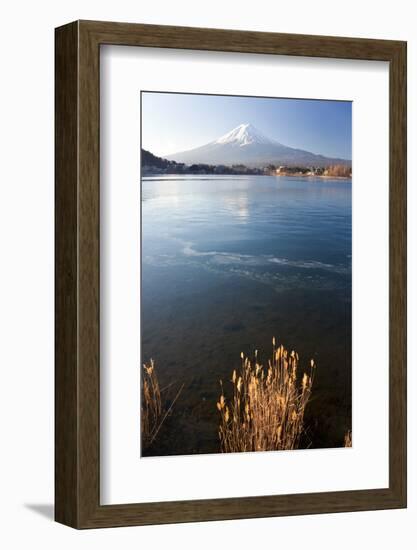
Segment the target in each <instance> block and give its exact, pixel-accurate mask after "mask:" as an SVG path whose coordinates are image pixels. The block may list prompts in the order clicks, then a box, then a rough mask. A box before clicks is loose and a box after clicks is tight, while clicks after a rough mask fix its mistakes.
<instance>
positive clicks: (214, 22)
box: [0, 0, 417, 550]
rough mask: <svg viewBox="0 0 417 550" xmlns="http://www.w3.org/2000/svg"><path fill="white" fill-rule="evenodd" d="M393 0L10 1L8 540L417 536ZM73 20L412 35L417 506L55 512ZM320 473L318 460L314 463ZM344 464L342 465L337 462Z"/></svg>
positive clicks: (267, 540) (5, 61) (416, 49)
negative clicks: (133, 521) (240, 513)
mask: <svg viewBox="0 0 417 550" xmlns="http://www.w3.org/2000/svg"><path fill="white" fill-rule="evenodd" d="M413 7H414V6H413V3H412V2H410V1H407V0H397V1H396V2H395V3H393V2H387V1H386V0H380V1H379V2H378V3H376V2H372V1H370V0H368V1H366V0H361V1H357V0H350V1H349V2H343V3H341V2H339V3H337V2H334V0H333V1H331V0H330V1H329V0H314V1H310V0H294V1H293V2H285V3H283V2H279V1H278V0H271V1H270V0H257V2H256V3H255V4H254V3H251V4H247V5H245V4H244V3H243V2H242V0H239V1H238V0H229V2H225V1H224V0H210V2H204V3H203V2H191V1H190V0H174V1H169V0H166V1H164V0H152V1H149V2H142V3H139V2H132V1H130V2H129V1H127V0H111V1H109V0H101V1H99V0H83V1H81V0H71V2H69V1H68V0H64V1H61V2H54V3H52V2H45V1H38V2H29V1H28V0H15V1H14V2H13V3H12V2H10V1H9V2H8V3H3V4H2V6H1V8H0V13H1V21H2V29H1V33H0V41H1V44H0V46H1V47H0V52H1V53H0V55H1V65H0V75H1V77H0V96H1V101H0V151H1V157H0V174H1V178H0V185H1V195H0V197H1V199H0V224H1V227H0V365H1V374H2V376H1V379H0V430H1V431H0V438H1V444H0V449H1V451H0V518H1V529H0V545H1V546H2V547H3V548H6V549H7V550H9V549H14V548H26V547H29V546H31V547H35V548H38V547H43V548H45V549H55V548H59V549H60V550H65V549H67V548H68V549H69V548H71V549H72V548H74V547H77V548H80V549H82V548H91V546H92V545H94V546H95V547H97V548H101V549H103V550H105V549H107V548H109V549H110V548H112V549H113V548H115V547H119V548H123V549H125V548H126V549H128V548H137V547H138V545H142V547H146V545H148V546H151V545H152V546H153V547H154V548H163V547H166V548H170V549H174V550H175V549H177V548H178V549H180V548H181V550H184V549H188V548H193V549H194V548H199V549H200V548H215V547H223V548H224V547H228V546H229V547H230V546H232V547H234V546H237V547H239V548H242V549H245V548H254V547H258V548H259V547H262V546H263V545H268V546H278V545H282V546H285V545H291V546H292V547H293V548H295V549H298V548H302V547H307V546H308V547H310V548H320V549H321V550H327V549H333V548H335V547H337V548H338V550H342V549H345V548H346V549H352V548H355V547H358V548H363V547H365V545H369V544H372V547H377V548H378V550H383V549H385V548H392V547H393V546H395V547H398V548H404V549H409V548H414V547H415V540H416V531H415V522H416V519H417V476H416V473H417V460H416V459H417V375H416V370H415V366H416V365H417V338H415V337H414V334H415V332H416V330H417V285H416V284H415V281H417V189H416V186H415V181H416V176H417V173H416V161H415V156H414V153H415V151H416V148H417V111H416V104H417V100H416V97H417V36H416V33H415V21H416V14H415V13H414V11H413ZM74 19H103V20H113V21H129V22H142V23H155V24H173V25H187V26H206V27H218V28H236V29H251V30H258V31H278V32H294V33H312V34H333V35H341V36H358V37H372V38H390V39H401V40H408V46H409V49H408V53H409V63H408V70H409V73H408V89H409V94H408V97H409V119H408V135H409V192H408V193H409V194H408V204H409V223H408V227H409V247H408V250H409V289H408V292H409V294H408V296H409V310H408V311H409V313H408V318H409V355H408V357H409V508H408V510H398V511H383V512H365V513H355V514H334V515H327V516H310V517H294V518H282V519H281V518H278V519H261V520H248V521H234V522H216V523H205V524H192V525H177V526H158V527H142V528H128V529H107V530H102V531H85V532H77V531H74V530H71V529H69V528H66V527H63V526H61V525H58V524H55V523H53V522H52V519H51V518H52V515H53V510H52V502H53V444H54V442H53V277H54V270H53V265H54V264H53V262H54V255H53V223H54V218H53V200H54V193H53V162H54V161H53V155H54V149H53V136H54V134H53V127H54V111H53V102H54V43H53V40H54V27H55V26H58V25H61V24H64V23H66V22H69V21H72V20H74ZM313 474H314V472H313ZM341 475H343V472H341Z"/></svg>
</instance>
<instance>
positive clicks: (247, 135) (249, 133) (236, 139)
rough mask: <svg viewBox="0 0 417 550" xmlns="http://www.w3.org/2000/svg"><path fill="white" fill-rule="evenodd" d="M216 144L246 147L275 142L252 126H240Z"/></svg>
mask: <svg viewBox="0 0 417 550" xmlns="http://www.w3.org/2000/svg"><path fill="white" fill-rule="evenodd" d="M214 143H231V144H236V145H238V146H240V147H244V146H245V145H251V144H253V143H260V144H268V143H275V142H274V141H273V140H272V139H269V138H267V137H266V136H264V135H263V134H262V133H261V132H260V131H259V130H257V129H256V128H255V126H253V125H252V124H239V126H236V128H233V130H231V131H230V132H228V133H227V134H224V136H221V137H220V138H219V139H217V140H216V141H215V142H214Z"/></svg>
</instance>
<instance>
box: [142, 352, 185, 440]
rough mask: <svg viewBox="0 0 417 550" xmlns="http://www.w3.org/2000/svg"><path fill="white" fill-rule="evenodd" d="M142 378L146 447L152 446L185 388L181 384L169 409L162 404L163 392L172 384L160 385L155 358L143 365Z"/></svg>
mask: <svg viewBox="0 0 417 550" xmlns="http://www.w3.org/2000/svg"><path fill="white" fill-rule="evenodd" d="M143 370H144V373H143V378H142V405H141V416H140V417H141V428H142V447H143V448H144V449H146V448H148V447H150V445H152V443H153V442H154V441H155V439H156V436H157V435H158V433H159V430H160V429H161V426H162V424H163V423H164V422H165V420H166V419H167V418H168V416H169V415H170V414H171V412H172V409H173V407H174V404H175V402H176V401H177V399H178V397H179V396H180V393H181V392H182V390H183V388H184V384H182V385H181V387H180V388H179V390H178V391H177V393H176V395H175V397H174V399H173V400H172V401H171V404H170V405H169V407H168V408H167V409H165V408H164V407H163V406H162V399H161V394H162V393H164V392H165V391H166V390H167V389H168V388H169V387H170V386H172V384H169V386H166V387H165V388H163V389H162V390H161V389H160V387H159V381H158V376H157V373H156V369H155V362H154V360H153V359H151V360H150V361H149V364H147V363H145V364H144V365H143Z"/></svg>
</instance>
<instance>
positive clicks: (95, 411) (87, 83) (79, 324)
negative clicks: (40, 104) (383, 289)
mask: <svg viewBox="0 0 417 550" xmlns="http://www.w3.org/2000/svg"><path fill="white" fill-rule="evenodd" d="M102 44H120V45H130V46H150V47H159V48H181V49H192V50H211V51H227V52H245V53H264V54H273V55H295V56H307V57H324V58H328V57H331V58H341V59H364V60H380V61H388V62H389V64H390V244H389V246H390V268H389V269H390V298H389V299H390V335H389V338H390V379H389V384H390V388H389V391H390V404H389V410H390V423H389V429H390V444H389V471H390V475H389V477H390V479H389V487H388V488H386V489H377V490H364V491H341V492H331V493H314V494H299V495H278V496H277V495H271V496H264V497H248V498H228V499H210V500H198V501H195V500H193V501H181V502H160V503H145V504H129V505H110V506H107V505H106V506H102V505H100V495H99V488H100V429H99V428H100V402H99V395H100V393H99V390H100V356H99V349H100V345H99V344H100V342H99V328H100V327H99V319H100V311H99V304H100V280H99V273H100V270H99V266H100V257H99V256H100V234H99V211H100V177H99V174H100V159H99V143H100V125H99V99H100V89H99V82H100V81H99V55H100V45H102ZM376 314H377V313H376ZM55 342H56V393H55V395H56V513H55V517H56V520H57V521H59V522H61V523H64V524H66V525H70V526H72V527H76V528H94V527H113V526H123V525H145V524H155V523H175V522H185V521H207V520H221V519H235V518H256V517H265V516H284V515H295V514H316V513H327V512H344V511H359V510H380V509H386V508H403V507H405V506H406V44H405V43H404V42H398V41H386V40H365V39H354V38H336V37H324V36H303V35H287V34H276V33H259V32H248V31H227V30H217V29H195V28H187V27H165V26H155V25H135V24H130V23H129V24H125V23H108V22H107V23H104V22H92V21H78V22H74V23H71V24H69V25H65V26H63V27H60V28H58V29H56V340H55Z"/></svg>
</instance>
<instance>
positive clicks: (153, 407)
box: [141, 359, 162, 447]
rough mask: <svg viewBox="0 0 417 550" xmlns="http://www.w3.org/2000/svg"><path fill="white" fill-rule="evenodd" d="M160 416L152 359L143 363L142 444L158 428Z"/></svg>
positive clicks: (145, 443)
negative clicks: (147, 362)
mask: <svg viewBox="0 0 417 550" xmlns="http://www.w3.org/2000/svg"><path fill="white" fill-rule="evenodd" d="M161 417H162V401H161V391H160V389H159V382H158V376H157V374H156V370H155V363H154V361H153V359H151V360H150V362H149V364H146V363H145V364H144V365H143V378H142V407H141V424H142V426H141V427H142V445H143V446H144V447H148V446H149V445H150V444H151V443H152V441H153V439H154V436H155V434H156V432H157V430H158V427H159V424H160V421H161Z"/></svg>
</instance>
